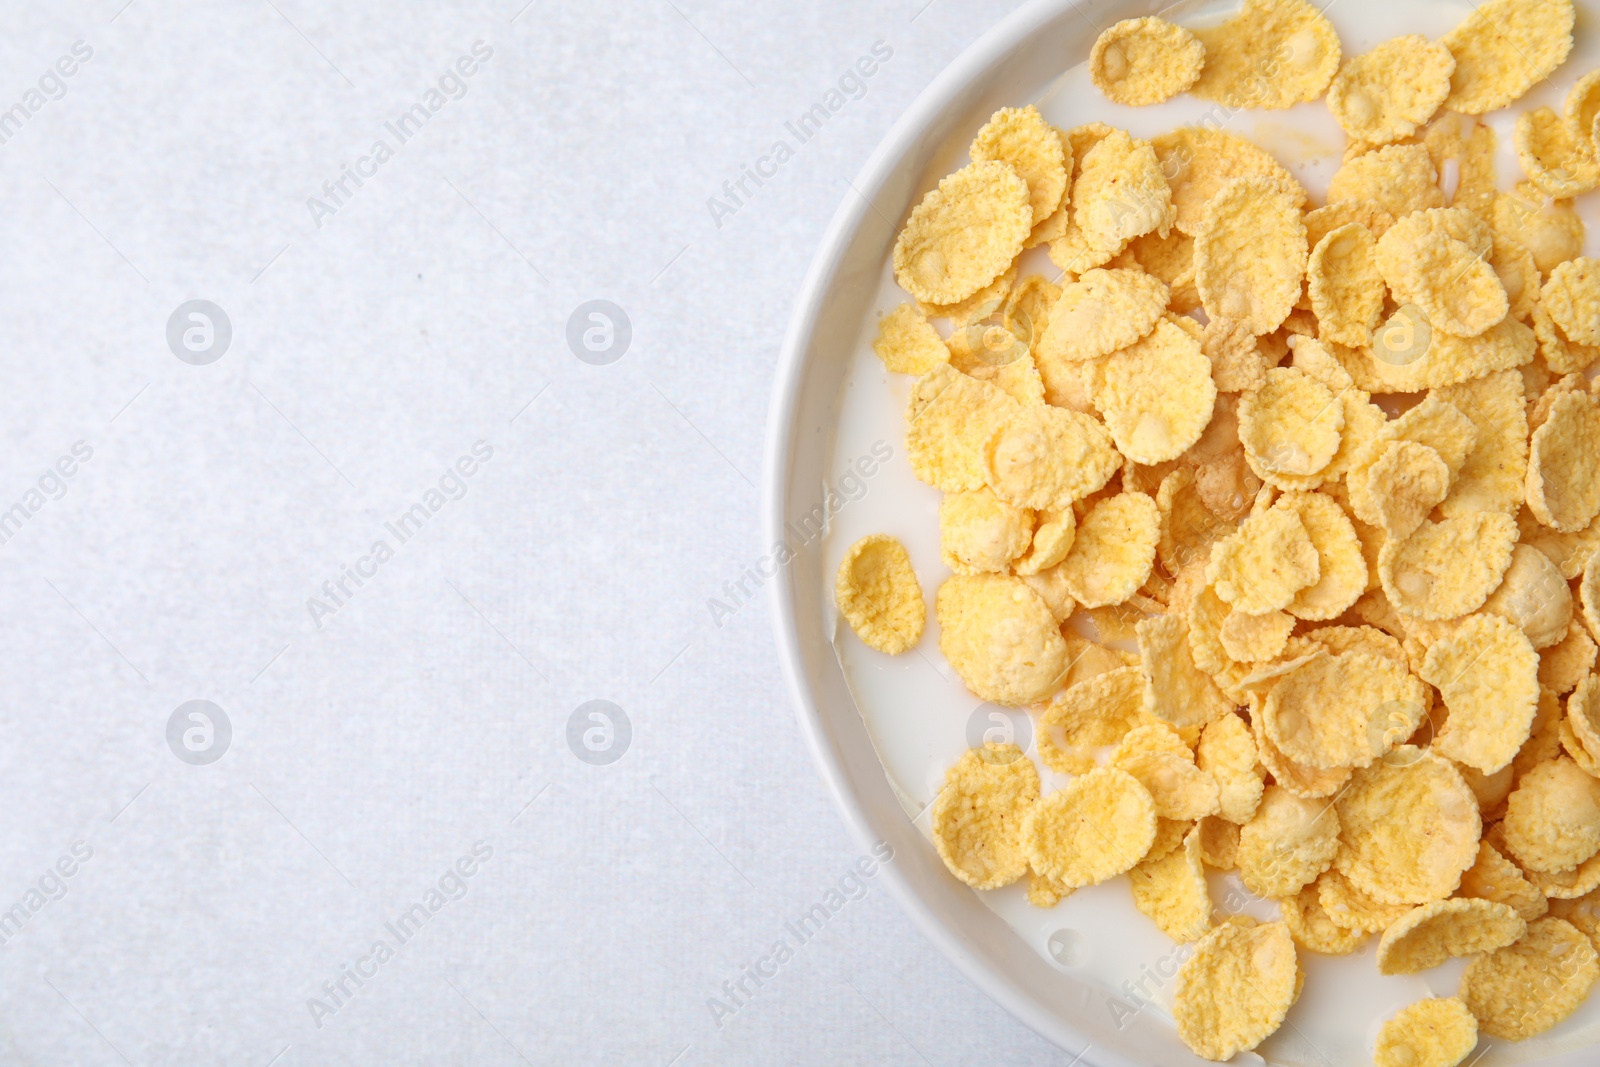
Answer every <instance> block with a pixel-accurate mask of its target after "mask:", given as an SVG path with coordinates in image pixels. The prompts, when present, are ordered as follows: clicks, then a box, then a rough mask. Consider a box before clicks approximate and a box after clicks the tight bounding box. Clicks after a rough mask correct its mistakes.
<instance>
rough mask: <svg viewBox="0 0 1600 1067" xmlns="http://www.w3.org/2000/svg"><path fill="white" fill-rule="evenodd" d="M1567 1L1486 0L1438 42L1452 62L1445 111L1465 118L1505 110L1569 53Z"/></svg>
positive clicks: (1570, 15) (1569, 5) (1569, 6)
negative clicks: (1499, 109) (1452, 59)
mask: <svg viewBox="0 0 1600 1067" xmlns="http://www.w3.org/2000/svg"><path fill="white" fill-rule="evenodd" d="M1572 23H1573V9H1572V2H1571V0H1487V2H1486V3H1482V4H1479V5H1478V6H1477V7H1476V8H1475V9H1473V11H1472V13H1471V14H1469V15H1468V16H1467V17H1466V18H1465V19H1463V20H1462V21H1461V23H1460V24H1459V25H1457V26H1456V28H1455V29H1453V30H1451V31H1450V32H1449V33H1447V34H1445V35H1444V37H1443V38H1442V39H1441V42H1440V43H1442V44H1443V45H1444V46H1445V47H1446V48H1448V49H1450V54H1451V55H1452V56H1454V57H1455V61H1456V69H1455V72H1454V73H1453V74H1452V75H1451V76H1450V96H1449V98H1448V99H1446V100H1445V102H1444V106H1445V107H1447V108H1449V109H1450V110H1451V111H1459V112H1462V113H1463V114H1467V115H1481V114H1483V113H1484V112H1485V111H1494V110H1496V109H1498V108H1502V107H1505V106H1506V105H1507V104H1509V103H1511V102H1512V101H1513V100H1515V99H1517V98H1518V97H1520V96H1521V95H1522V94H1523V93H1525V92H1527V91H1528V90H1529V89H1530V88H1532V87H1533V86H1535V85H1537V84H1538V83H1539V82H1541V81H1543V80H1544V79H1545V78H1548V77H1549V76H1550V73H1551V72H1552V71H1554V70H1555V69H1556V68H1557V67H1559V66H1560V65H1561V64H1562V62H1563V61H1564V60H1565V59H1566V58H1567V53H1568V52H1570V51H1571V50H1572Z"/></svg>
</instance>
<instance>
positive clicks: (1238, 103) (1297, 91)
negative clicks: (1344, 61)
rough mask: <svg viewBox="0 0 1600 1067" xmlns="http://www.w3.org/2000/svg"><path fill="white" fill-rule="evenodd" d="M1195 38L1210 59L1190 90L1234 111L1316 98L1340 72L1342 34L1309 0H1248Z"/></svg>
mask: <svg viewBox="0 0 1600 1067" xmlns="http://www.w3.org/2000/svg"><path fill="white" fill-rule="evenodd" d="M1195 36H1197V37H1199V38H1200V40H1201V42H1202V43H1203V44H1204V45H1205V49H1206V61H1205V67H1204V68H1203V69H1202V70H1201V72H1200V78H1199V80H1198V81H1196V82H1195V83H1194V86H1193V88H1191V89H1190V90H1189V91H1190V92H1191V93H1193V94H1194V95H1195V96H1197V97H1199V98H1200V99H1202V100H1211V101H1214V102H1216V103H1218V104H1222V105H1223V106H1225V107H1229V108H1263V109H1268V110H1273V109H1280V108H1287V107H1292V106H1294V105H1295V104H1299V103H1304V102H1305V101H1308V100H1315V99H1316V98H1317V97H1319V96H1321V95H1322V93H1323V90H1325V89H1327V87H1328V83H1329V82H1331V81H1332V80H1333V76H1334V74H1335V73H1336V72H1337V71H1338V70H1339V58H1340V55H1341V52H1340V48H1339V35H1338V33H1337V32H1336V31H1335V30H1334V28H1333V23H1331V22H1329V21H1328V20H1327V18H1326V17H1325V16H1324V15H1323V14H1322V12H1321V11H1320V10H1318V9H1317V8H1315V7H1313V6H1312V5H1311V4H1309V3H1306V0H1245V3H1244V6H1243V7H1242V8H1240V10H1239V13H1238V14H1237V15H1235V16H1233V17H1232V18H1230V19H1228V20H1227V21H1226V22H1224V23H1222V24H1221V25H1219V26H1213V27H1211V28H1208V29H1201V30H1196V31H1195Z"/></svg>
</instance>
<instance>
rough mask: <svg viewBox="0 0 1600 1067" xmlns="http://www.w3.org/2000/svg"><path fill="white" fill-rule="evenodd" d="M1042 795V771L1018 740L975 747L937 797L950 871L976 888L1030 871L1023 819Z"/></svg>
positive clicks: (939, 838) (937, 822)
mask: <svg viewBox="0 0 1600 1067" xmlns="http://www.w3.org/2000/svg"><path fill="white" fill-rule="evenodd" d="M1038 799H1039V772H1038V771H1037V770H1035V769H1034V766H1033V762H1032V761H1031V760H1029V759H1028V758H1027V757H1025V756H1024V755H1023V754H1022V750H1021V749H1019V748H1018V747H1017V746H1016V745H1003V744H997V743H993V742H991V743H989V744H986V745H984V746H983V747H982V748H974V749H969V750H968V751H967V753H966V754H965V755H964V756H962V757H961V759H960V760H959V761H958V762H957V763H956V765H955V766H953V767H951V768H950V770H949V771H947V772H945V779H944V788H942V789H941V790H940V791H939V796H938V797H937V798H936V799H935V800H934V802H933V843H934V846H935V847H936V848H937V849H938V850H939V857H940V858H941V859H943V860H944V865H945V866H946V867H948V868H950V873H951V874H953V875H955V876H956V877H957V878H959V879H961V880H962V881H963V882H966V883H967V884H968V885H970V886H972V887H973V888H974V889H999V888H1000V887H1001V886H1007V885H1010V884H1011V883H1012V882H1015V881H1016V880H1017V879H1019V878H1021V877H1022V876H1023V875H1024V874H1026V873H1027V870H1028V858H1027V855H1026V853H1024V852H1023V849H1022V820H1023V816H1024V815H1025V814H1026V813H1027V811H1028V810H1029V809H1030V808H1031V807H1032V806H1033V804H1034V802H1035V801H1036V800H1038Z"/></svg>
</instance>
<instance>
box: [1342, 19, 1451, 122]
mask: <svg viewBox="0 0 1600 1067" xmlns="http://www.w3.org/2000/svg"><path fill="white" fill-rule="evenodd" d="M1455 69H1456V61H1455V58H1454V57H1452V56H1451V55H1450V50H1449V49H1448V48H1446V47H1444V45H1441V44H1436V43H1434V42H1432V41H1429V40H1428V39H1427V38H1426V37H1423V36H1420V35H1418V34H1412V35H1411V36H1409V37H1396V38H1394V39H1393V40H1391V41H1385V42H1384V43H1383V44H1381V45H1379V46H1378V47H1377V48H1374V49H1373V50H1372V51H1370V52H1367V53H1366V54H1364V55H1359V56H1356V57H1355V58H1354V59H1351V60H1349V61H1347V62H1346V63H1345V65H1344V67H1343V68H1341V69H1340V71H1339V73H1338V74H1337V75H1336V76H1335V77H1334V79H1333V82H1332V84H1330V85H1329V86H1328V110H1330V111H1332V112H1333V117H1334V118H1336V119H1338V120H1339V125H1340V126H1343V127H1344V132H1345V133H1346V134H1348V135H1349V136H1350V137H1351V138H1352V139H1358V140H1362V141H1368V142H1372V143H1374V144H1386V143H1388V142H1390V141H1399V140H1403V139H1404V138H1407V137H1410V136H1411V135H1412V134H1413V133H1415V132H1416V131H1417V127H1418V126H1421V125H1422V124H1423V123H1425V122H1427V121H1428V120H1429V119H1431V118H1432V117H1433V113H1434V112H1435V111H1438V110H1439V105H1440V104H1442V103H1444V99H1445V97H1447V96H1449V95H1450V75H1451V74H1452V73H1453V72H1454V71H1455Z"/></svg>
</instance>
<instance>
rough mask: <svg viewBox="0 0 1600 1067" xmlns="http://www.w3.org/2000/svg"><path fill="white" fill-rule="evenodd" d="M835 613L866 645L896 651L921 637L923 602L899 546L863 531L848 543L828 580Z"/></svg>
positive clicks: (887, 536) (892, 653) (903, 649)
mask: <svg viewBox="0 0 1600 1067" xmlns="http://www.w3.org/2000/svg"><path fill="white" fill-rule="evenodd" d="M833 596H834V601H835V602H836V603H837V604H838V605H839V614H841V615H843V616H844V617H845V620H846V621H847V622H849V623H850V628H851V629H852V630H854V631H855V632H856V635H857V636H858V637H860V638H861V640H862V641H864V642H866V643H867V645H868V646H870V647H872V648H875V649H877V650H878V651H879V652H886V653H888V654H889V655H891V656H893V655H898V654H899V653H901V652H904V651H906V650H907V649H909V648H911V647H913V646H914V645H916V643H917V641H918V640H920V639H921V637H922V625H923V622H924V621H925V619H926V617H927V611H928V609H927V606H926V605H925V604H924V603H923V600H922V586H921V585H919V584H918V583H917V574H916V572H915V571H914V570H912V569H911V557H910V556H908V555H907V554H906V550H905V546H904V545H902V544H901V543H900V542H899V541H896V540H895V539H894V538H893V537H890V536H889V535H888V534H869V535H868V536H866V537H863V538H862V539H861V540H859V541H857V542H856V543H855V544H853V545H851V546H850V550H849V551H848V552H846V553H845V554H844V559H842V560H840V561H839V572H838V574H837V576H836V577H835V578H834V583H833Z"/></svg>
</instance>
